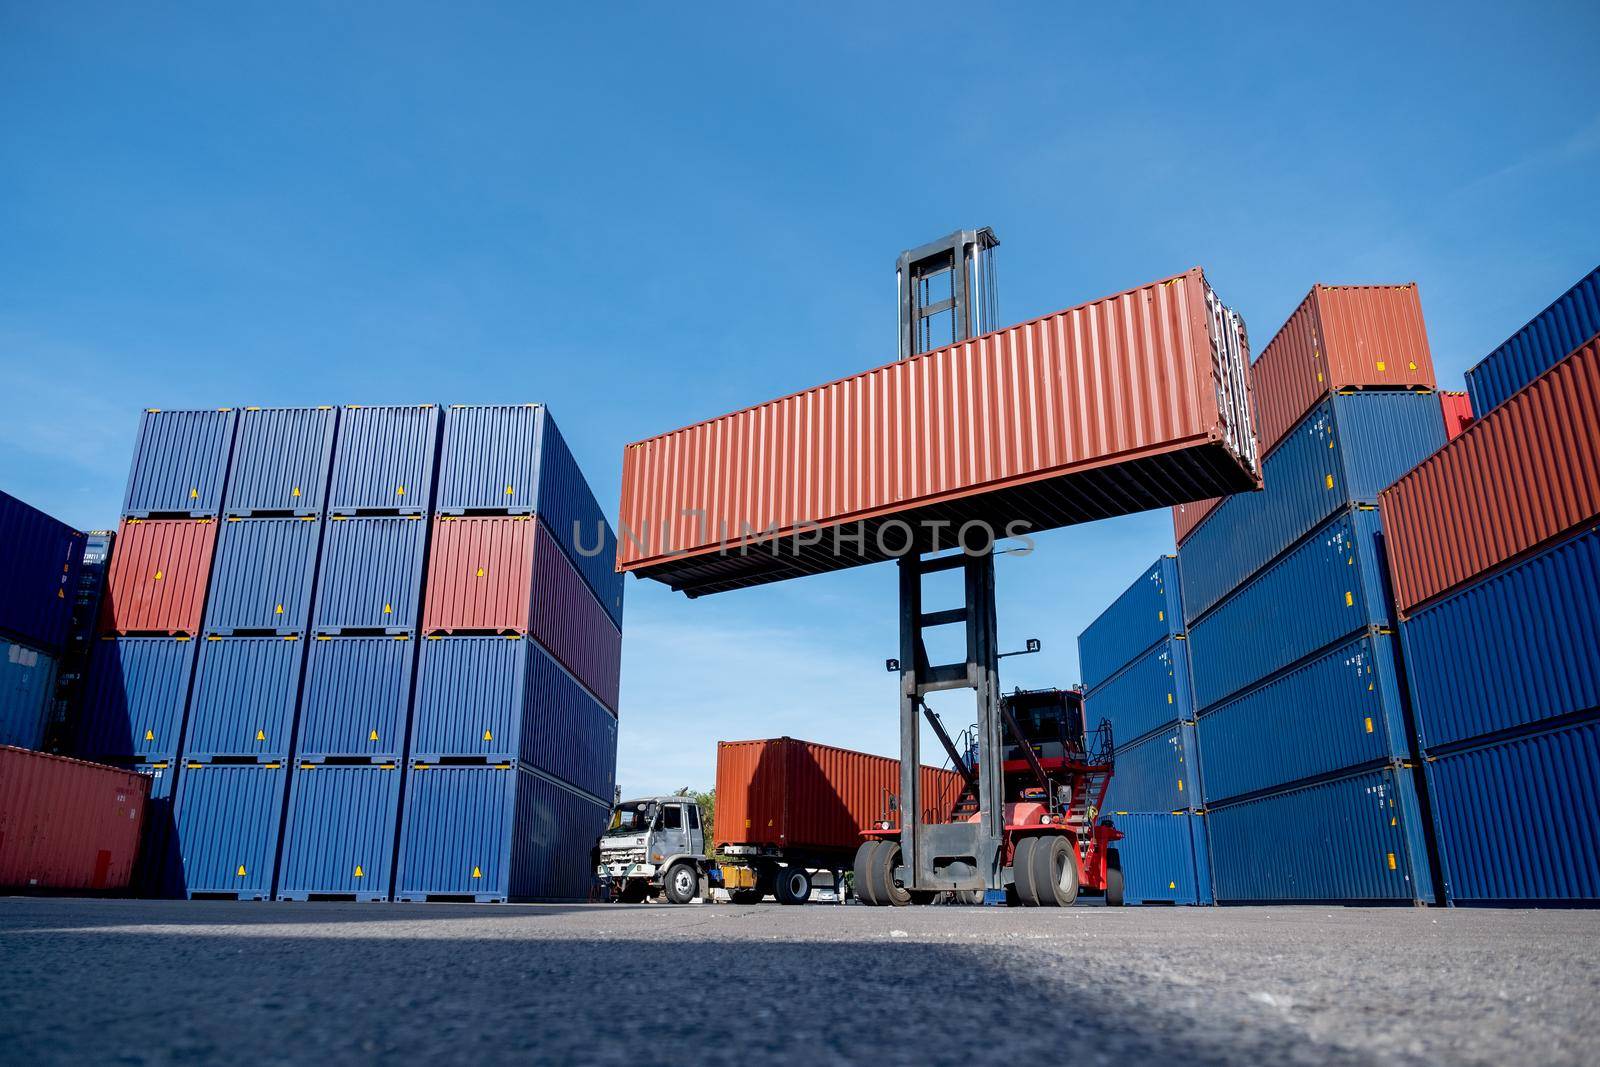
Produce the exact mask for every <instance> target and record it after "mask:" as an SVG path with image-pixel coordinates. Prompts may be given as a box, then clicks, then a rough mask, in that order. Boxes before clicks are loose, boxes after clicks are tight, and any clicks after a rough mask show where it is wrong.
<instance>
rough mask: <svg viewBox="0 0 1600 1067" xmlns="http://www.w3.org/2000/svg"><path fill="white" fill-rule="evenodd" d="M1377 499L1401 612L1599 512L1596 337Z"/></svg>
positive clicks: (1599, 358) (1599, 355)
mask: <svg viewBox="0 0 1600 1067" xmlns="http://www.w3.org/2000/svg"><path fill="white" fill-rule="evenodd" d="M1382 503H1383V515H1384V530H1385V531H1386V533H1387V535H1388V541H1389V562H1390V565H1391V566H1392V568H1393V571H1394V591H1395V600H1396V602H1397V603H1398V604H1399V606H1400V610H1401V616H1402V618H1404V617H1405V616H1406V615H1409V614H1410V613H1411V612H1413V611H1415V610H1416V609H1417V608H1418V607H1419V606H1420V605H1422V604H1424V603H1426V602H1427V601H1428V600H1430V599H1431V598H1433V597H1436V596H1439V595H1440V594H1442V593H1445V592H1448V591H1449V590H1451V589H1454V588H1456V587H1457V586H1459V585H1461V584H1462V583H1464V582H1467V581H1470V580H1471V579H1473V578H1475V577H1477V576H1478V575H1480V574H1483V573H1485V572H1487V571H1489V570H1491V569H1493V568H1495V567H1498V566H1500V565H1502V564H1504V563H1506V562H1507V561H1509V560H1512V559H1515V558H1517V557H1518V556H1520V555H1522V554H1524V553H1526V552H1529V551H1531V550H1533V549H1536V548H1538V547H1539V546H1540V545H1543V544H1546V543H1548V542H1549V541H1551V540H1553V539H1554V538H1557V537H1560V536H1561V535H1562V534H1564V533H1566V532H1568V531H1570V530H1574V529H1576V528H1578V527H1580V526H1582V525H1583V524H1585V523H1589V522H1593V521H1594V520H1595V519H1596V518H1597V517H1600V340H1597V341H1595V342H1593V343H1590V344H1588V345H1585V346H1584V347H1583V348H1581V349H1579V350H1578V351H1577V352H1574V353H1573V354H1572V355H1571V356H1569V357H1568V358H1567V359H1565V360H1563V361H1562V362H1561V363H1559V364H1557V365H1556V366H1555V367H1553V368H1552V369H1551V370H1550V371H1549V372H1548V373H1547V374H1545V376H1544V377H1542V378H1540V379H1539V380H1538V381H1537V382H1535V383H1534V384H1533V385H1531V386H1529V387H1528V388H1527V389H1525V390H1523V391H1522V392H1521V393H1519V394H1518V395H1517V396H1515V397H1513V398H1512V399H1511V400H1510V401H1508V402H1507V403H1505V404H1504V405H1502V406H1501V407H1500V408H1499V409H1498V410H1495V411H1491V412H1490V413H1489V414H1487V415H1484V416H1483V417H1482V418H1480V419H1479V420H1478V421H1477V422H1476V423H1474V424H1473V426H1472V427H1471V428H1470V429H1468V430H1467V431H1466V432H1465V433H1463V434H1462V435H1461V436H1460V437H1458V438H1456V439H1455V440H1454V441H1452V442H1450V444H1449V445H1448V446H1447V447H1445V448H1444V449H1442V450H1441V451H1439V452H1438V453H1437V454H1435V455H1434V456H1432V457H1430V458H1429V459H1428V460H1426V461H1425V462H1424V463H1422V465H1421V466H1419V467H1417V469H1416V470H1414V471H1412V472H1411V473H1410V474H1408V475H1406V476H1405V477H1404V478H1402V479H1400V480H1399V481H1398V482H1396V483H1395V484H1394V485H1393V486H1391V487H1390V488H1389V489H1386V490H1385V491H1384V493H1383V497H1382Z"/></svg>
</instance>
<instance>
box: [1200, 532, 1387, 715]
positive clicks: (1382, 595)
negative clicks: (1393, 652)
mask: <svg viewBox="0 0 1600 1067" xmlns="http://www.w3.org/2000/svg"><path fill="white" fill-rule="evenodd" d="M1379 533H1380V527H1379V521H1378V513H1377V511H1376V510H1374V509H1372V508H1369V507H1358V508H1353V509H1350V510H1347V511H1343V512H1341V513H1340V514H1338V515H1336V516H1334V517H1333V518H1332V519H1331V520H1329V521H1328V522H1327V523H1326V524H1325V525H1323V526H1322V527H1321V528H1319V529H1318V530H1316V531H1315V532H1314V533H1313V534H1312V535H1311V536H1310V537H1308V538H1306V540H1305V541H1303V542H1301V543H1300V545H1299V546H1297V547H1296V548H1295V549H1294V550H1293V551H1292V552H1290V553H1289V554H1288V555H1286V556H1284V557H1283V558H1282V559H1280V560H1278V562H1276V563H1274V564H1273V565H1272V566H1270V567H1268V568H1267V569H1266V570H1264V571H1262V572H1261V573H1260V574H1258V575H1256V576H1255V577H1254V578H1252V579H1250V581H1249V582H1248V583H1246V584H1245V585H1244V586H1242V587H1241V588H1240V589H1239V590H1238V591H1237V592H1235V593H1233V594H1232V595H1231V596H1229V597H1228V599H1227V600H1224V601H1223V602H1222V603H1221V604H1219V605H1217V608H1216V610H1214V611H1211V612H1208V613H1207V614H1206V616H1205V618H1203V619H1201V620H1199V621H1198V622H1196V623H1195V624H1194V626H1192V627H1191V628H1190V630H1189V662H1190V668H1191V670H1192V672H1193V675H1194V699H1195V704H1196V706H1197V707H1198V708H1199V709H1200V710H1201V711H1202V712H1204V711H1205V709H1207V708H1209V707H1210V706H1211V705H1213V704H1217V703H1220V702H1221V701H1223V700H1225V699H1227V698H1228V697H1230V696H1232V695H1233V694H1235V693H1238V692H1240V691H1241V690H1243V689H1245V688H1246V687H1247V686H1250V685H1253V684H1255V683H1256V682H1259V681H1261V680H1262V679H1264V678H1267V677H1269V676H1270V675H1272V674H1274V673H1276V672H1277V671H1280V670H1282V669H1283V668H1285V667H1288V666H1289V665H1290V664H1292V663H1295V662H1297V661H1298V660H1300V659H1301V658H1303V657H1305V656H1309V655H1311V654H1312V653H1314V652H1317V651H1319V650H1321V649H1324V648H1327V647H1329V646H1331V645H1333V644H1334V642H1336V641H1339V640H1340V639H1341V638H1344V637H1348V636H1350V635H1352V634H1355V633H1359V632H1360V631H1362V630H1364V629H1366V628H1368V627H1371V626H1388V625H1389V624H1390V621H1391V615H1390V606H1389V597H1388V582H1387V575H1386V574H1385V571H1384V563H1383V559H1382V554H1381V546H1380V544H1379Z"/></svg>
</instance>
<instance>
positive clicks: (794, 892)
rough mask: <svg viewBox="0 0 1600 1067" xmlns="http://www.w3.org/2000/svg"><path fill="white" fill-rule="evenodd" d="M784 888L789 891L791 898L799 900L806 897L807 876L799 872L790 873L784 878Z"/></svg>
mask: <svg viewBox="0 0 1600 1067" xmlns="http://www.w3.org/2000/svg"><path fill="white" fill-rule="evenodd" d="M784 888H785V889H787V890H788V891H789V895H790V896H791V897H795V898H799V897H802V896H804V895H805V892H806V876H805V875H803V874H801V873H800V872H799V871H792V872H790V873H789V875H788V876H787V877H785V878H784Z"/></svg>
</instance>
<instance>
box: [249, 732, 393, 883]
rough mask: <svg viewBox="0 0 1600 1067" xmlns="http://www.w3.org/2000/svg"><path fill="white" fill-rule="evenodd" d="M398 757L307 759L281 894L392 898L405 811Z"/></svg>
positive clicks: (294, 802) (288, 826)
mask: <svg viewBox="0 0 1600 1067" xmlns="http://www.w3.org/2000/svg"><path fill="white" fill-rule="evenodd" d="M400 778H401V774H400V768H399V766H398V765H396V764H394V763H373V764H365V765H360V766H334V765H326V764H315V763H302V764H300V765H299V766H298V767H296V768H295V772H294V779H293V783H292V784H291V785H290V787H289V813H288V815H287V817H286V819H285V822H284V829H283V857H282V859H281V860H280V861H279V864H278V890H277V897H278V899H279V900H313V899H349V900H363V901H373V900H388V899H389V892H390V886H391V882H392V879H393V877H394V851H395V833H396V832H397V830H398V820H399V813H400Z"/></svg>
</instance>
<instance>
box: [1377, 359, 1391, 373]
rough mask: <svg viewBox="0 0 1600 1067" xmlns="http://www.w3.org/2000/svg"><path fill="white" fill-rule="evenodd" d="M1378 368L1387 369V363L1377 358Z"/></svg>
mask: <svg viewBox="0 0 1600 1067" xmlns="http://www.w3.org/2000/svg"><path fill="white" fill-rule="evenodd" d="M1378 369H1379V370H1380V371H1387V370H1388V369H1389V364H1387V363H1385V362H1384V361H1383V360H1381V359H1380V360H1378Z"/></svg>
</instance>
